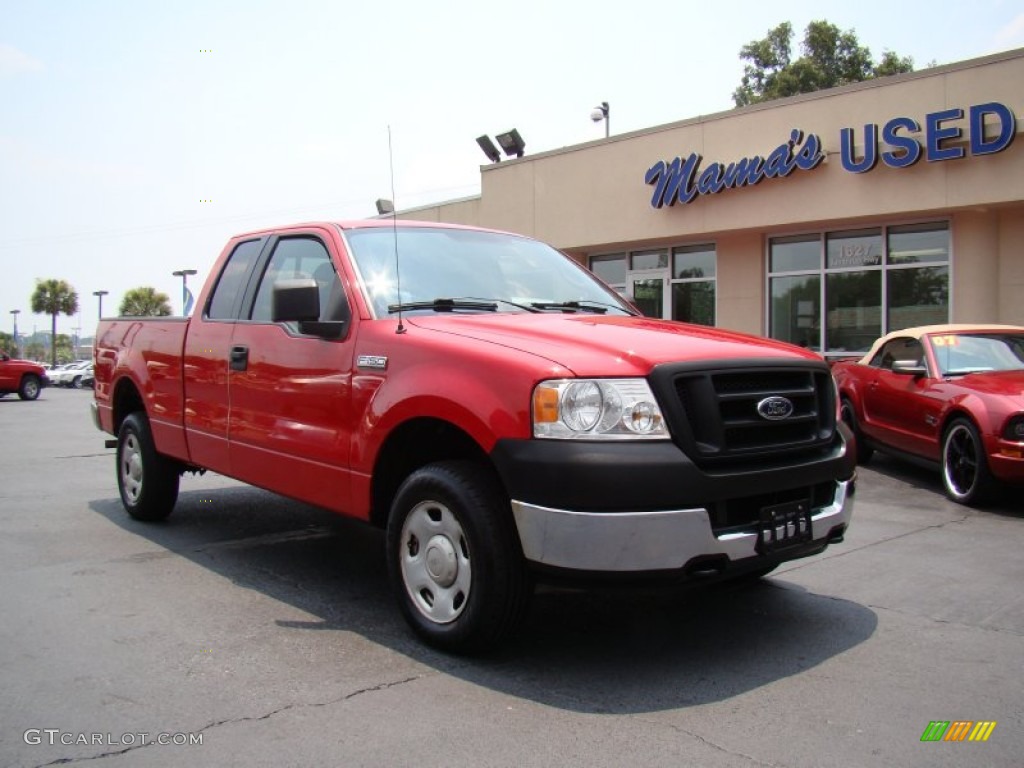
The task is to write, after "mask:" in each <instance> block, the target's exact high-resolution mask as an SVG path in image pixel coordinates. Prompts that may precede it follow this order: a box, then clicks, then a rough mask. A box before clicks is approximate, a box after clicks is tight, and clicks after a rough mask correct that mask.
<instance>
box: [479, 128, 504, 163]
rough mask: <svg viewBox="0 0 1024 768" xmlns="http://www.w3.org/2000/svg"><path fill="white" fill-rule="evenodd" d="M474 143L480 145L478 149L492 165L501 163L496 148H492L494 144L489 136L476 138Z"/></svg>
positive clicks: (499, 154)
mask: <svg viewBox="0 0 1024 768" xmlns="http://www.w3.org/2000/svg"><path fill="white" fill-rule="evenodd" d="M476 143H477V144H479V145H480V149H482V150H483V151H484V154H485V155H487V159H488V160H490V161H491V162H492V163H500V162H501V153H500V152H499V151H498V148H497V147H496V146H494V142H493V141H491V137H490V136H488V135H487V134H486V133H485V134H484V135H483V136H477V139H476Z"/></svg>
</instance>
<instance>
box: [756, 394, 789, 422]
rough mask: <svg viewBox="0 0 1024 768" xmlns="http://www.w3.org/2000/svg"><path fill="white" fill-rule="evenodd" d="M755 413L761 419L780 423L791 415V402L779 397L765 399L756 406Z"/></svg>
mask: <svg viewBox="0 0 1024 768" xmlns="http://www.w3.org/2000/svg"><path fill="white" fill-rule="evenodd" d="M757 412H758V413H759V414H760V415H761V418H762V419H768V420H769V421H781V420H782V419H788V418H789V417H790V416H791V415H792V413H793V402H792V401H791V400H789V399H788V398H785V397H782V396H780V395H772V396H771V397H766V398H765V399H764V400H762V401H761V402H759V403H758V404H757Z"/></svg>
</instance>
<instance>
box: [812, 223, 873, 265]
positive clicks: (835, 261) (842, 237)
mask: <svg viewBox="0 0 1024 768" xmlns="http://www.w3.org/2000/svg"><path fill="white" fill-rule="evenodd" d="M825 243H826V250H825V266H826V267H827V268H828V269H843V268H848V267H876V266H878V265H879V264H881V263H882V231H881V230H880V229H863V230H858V231H855V232H830V233H829V234H828V235H827V236H826V238H825Z"/></svg>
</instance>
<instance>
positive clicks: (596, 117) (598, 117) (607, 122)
mask: <svg viewBox="0 0 1024 768" xmlns="http://www.w3.org/2000/svg"><path fill="white" fill-rule="evenodd" d="M611 111H612V109H611V107H609V106H608V102H607V101H602V102H601V103H600V104H598V105H597V106H596V107H594V108H593V109H592V110H590V119H591V120H593V121H594V122H595V123H600V122H601V121H602V120H604V137H605V138H606V139H607V138H608V137H609V136H610V135H611V131H612V120H611Z"/></svg>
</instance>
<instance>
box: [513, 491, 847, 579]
mask: <svg viewBox="0 0 1024 768" xmlns="http://www.w3.org/2000/svg"><path fill="white" fill-rule="evenodd" d="M851 482H852V481H839V482H837V483H836V493H835V497H834V500H833V502H832V504H830V505H828V506H826V507H820V508H818V509H816V510H814V511H813V512H812V514H811V527H812V535H813V540H814V541H815V542H819V543H824V542H825V541H826V540H827V537H828V535H829V533H830V532H831V531H832V530H833V529H834V528H836V527H837V526H843V525H847V524H849V522H850V517H851V516H852V514H853V495H852V493H851V491H852V488H851ZM512 512H513V514H514V515H515V520H516V526H517V528H518V529H519V540H520V541H521V542H522V547H523V554H524V555H525V556H526V559H527V560H530V561H532V562H535V563H541V564H543V565H548V566H553V567H557V568H567V569H573V570H581V571H608V572H629V571H659V570H672V569H677V568H682V567H683V566H685V565H686V564H687V563H688V562H690V561H691V560H693V559H694V558H697V557H701V556H715V555H725V556H726V557H728V558H729V560H743V559H745V558H750V557H756V556H757V554H758V553H757V550H756V545H757V539H758V534H757V533H756V532H752V531H751V532H742V533H727V534H723V535H721V536H716V535H715V534H714V532H713V531H712V530H711V523H710V520H709V518H708V512H707V510H706V509H704V508H703V507H698V508H694V509H671V510H661V511H656V512H614V513H597V512H578V511H573V510H567V509H550V508H548V507H541V506H537V505H534V504H526V503H524V502H521V501H515V500H513V501H512Z"/></svg>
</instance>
